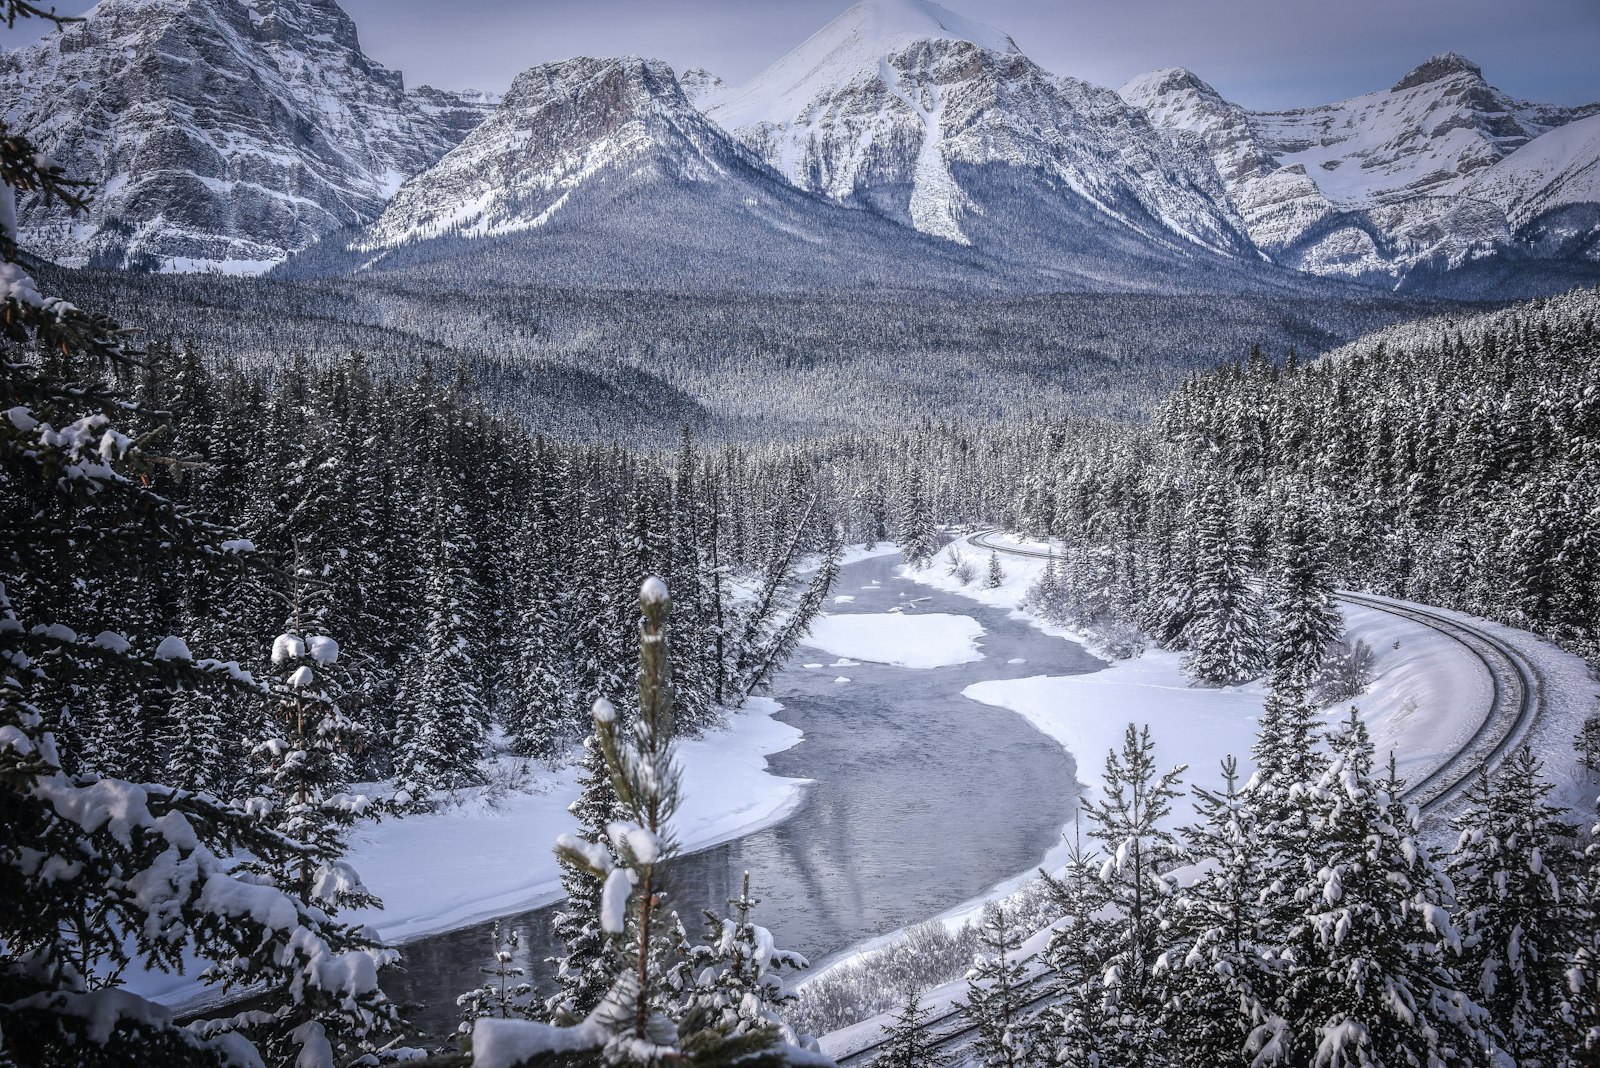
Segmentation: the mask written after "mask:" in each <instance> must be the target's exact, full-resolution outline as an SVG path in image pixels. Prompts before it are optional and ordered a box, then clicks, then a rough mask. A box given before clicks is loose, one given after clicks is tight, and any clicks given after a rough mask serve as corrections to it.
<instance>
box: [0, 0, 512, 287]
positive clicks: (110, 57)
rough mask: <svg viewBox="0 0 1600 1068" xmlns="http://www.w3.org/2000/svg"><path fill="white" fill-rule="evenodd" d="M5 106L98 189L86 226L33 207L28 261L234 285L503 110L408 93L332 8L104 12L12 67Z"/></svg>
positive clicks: (487, 103) (17, 55) (476, 98)
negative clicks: (217, 276) (222, 278)
mask: <svg viewBox="0 0 1600 1068" xmlns="http://www.w3.org/2000/svg"><path fill="white" fill-rule="evenodd" d="M0 100H3V101H4V102H5V104H4V114H3V117H4V121H5V122H6V123H7V124H8V125H10V126H12V127H14V128H17V129H21V130H25V131H27V132H28V133H29V134H30V135H31V136H33V137H34V139H35V140H36V141H37V142H38V143H39V144H40V145H41V147H43V148H44V149H45V150H46V151H47V152H49V153H50V154H51V155H52V156H54V157H55V158H56V159H57V160H58V161H59V162H61V163H63V164H64V165H66V167H67V168H68V170H69V172H70V173H72V174H73V175H75V176H77V177H81V178H86V179H88V180H89V181H90V182H92V183H93V186H94V188H95V190H96V195H95V203H94V205H93V207H92V209H91V211H90V213H89V214H88V216H87V217H86V218H85V217H83V216H79V217H77V218H76V219H71V218H69V217H68V216H67V215H66V214H65V213H64V212H62V211H61V210H60V209H59V208H58V207H46V206H41V205H39V204H35V203H29V202H24V204H23V205H22V222H23V227H24V237H25V241H26V243H27V245H28V247H30V248H31V249H33V250H34V251H36V252H37V253H38V254H40V255H43V256H46V257H49V258H51V259H55V260H57V261H59V262H61V263H65V264H69V265H85V264H90V265H100V266H136V267H144V268H155V269H196V268H208V267H216V268H221V269H225V270H239V271H252V270H260V269H264V268H265V267H267V266H270V265H271V264H272V263H274V262H277V261H279V260H281V259H283V258H284V257H285V256H286V255H288V254H289V253H291V252H294V251H296V250H298V249H301V248H304V247H305V246H307V245H309V244H310V243H312V242H313V241H314V240H316V238H317V237H319V236H320V235H321V234H323V233H326V232H327V231H329V230H332V229H336V228H339V227H345V226H351V225H355V224H359V223H362V222H366V221H369V220H371V219H373V218H375V217H376V216H377V215H378V213H379V212H380V211H381V210H382V208H383V206H384V204H385V203H387V201H388V200H389V198H390V197H391V196H392V195H393V193H394V191H395V189H397V188H398V187H399V186H400V184H401V183H402V182H404V181H405V179H407V178H409V177H410V176H412V175H413V174H416V173H417V172H419V171H421V170H423V169H425V168H426V167H428V166H429V165H430V164H432V163H433V162H435V161H436V160H437V159H438V158H439V157H440V156H442V155H444V153H445V152H446V151H448V150H449V148H450V147H451V146H452V145H454V144H455V143H456V142H458V141H459V140H460V139H461V138H462V137H464V136H465V135H466V133H467V132H468V131H469V130H470V129H471V128H472V127H473V126H475V125H476V124H477V122H479V121H480V120H481V119H482V118H483V116H484V115H485V114H486V113H487V111H488V110H489V109H490V108H491V107H492V105H493V103H494V100H493V98H492V97H488V96H486V95H483V94H454V93H448V92H444V91H441V90H437V89H433V88H430V87H427V86H423V87H421V88H419V89H417V90H414V91H411V92H408V91H407V90H406V88H405V85H404V83H403V81H402V79H401V76H400V75H399V74H398V73H396V72H394V71H391V70H388V69H386V68H385V67H383V66H381V65H380V64H378V63H376V62H374V61H372V60H371V59H369V58H367V57H366V56H365V55H364V54H363V53H362V51H361V45H360V42H359V40H358V39H357V36H356V27H355V24H354V23H353V22H352V21H351V20H350V18H349V16H348V15H346V14H345V12H344V11H343V10H342V9H341V8H340V7H339V5H338V4H337V3H335V2H334V0H101V2H100V3H99V4H97V5H96V6H95V7H94V8H93V9H92V10H90V12H89V13H88V16H87V18H86V20H85V21H84V22H82V23H77V24H72V25H69V26H67V27H66V28H65V30H64V31H63V32H61V33H52V34H50V35H48V36H47V37H45V38H44V39H43V40H41V41H39V42H37V43H35V44H33V45H30V46H28V47H25V48H23V49H20V50H17V51H13V52H8V53H4V54H0Z"/></svg>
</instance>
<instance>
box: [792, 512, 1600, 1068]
mask: <svg viewBox="0 0 1600 1068" xmlns="http://www.w3.org/2000/svg"><path fill="white" fill-rule="evenodd" d="M991 540H993V541H995V542H996V543H998V544H1001V545H1013V546H1016V547H1018V548H1023V549H1030V550H1035V551H1043V550H1045V549H1046V548H1047V546H1046V545H1045V544H1043V543H1039V542H1028V541H1025V540H1022V539H1018V538H1015V537H1013V536H1010V535H1004V536H998V537H994V538H992V539H991ZM954 552H959V553H960V554H961V555H963V556H965V557H966V558H967V560H968V561H969V563H972V564H974V565H975V566H974V569H973V570H974V572H975V573H976V574H978V575H979V576H982V575H983V574H984V572H985V566H984V565H985V562H986V560H987V557H988V552H987V550H982V549H979V548H977V547H976V546H972V545H969V544H966V543H965V541H964V540H962V541H957V542H954V543H952V544H951V545H949V546H946V547H945V548H944V549H943V550H941V551H940V552H939V553H938V554H937V555H936V556H935V557H934V559H933V562H932V563H931V564H930V566H929V567H928V568H927V569H926V570H924V571H922V572H920V573H919V572H909V571H908V572H906V574H907V575H908V577H911V578H913V579H915V580H916V581H918V582H921V583H923V584H925V585H928V586H932V587H935V588H937V589H941V590H946V591H950V592H954V593H959V594H961V595H963V596H967V597H971V598H972V599H973V600H976V601H979V602H982V603H984V604H988V605H993V606H996V607H1005V608H1010V609H1012V610H1013V611H1015V612H1017V613H1019V615H1021V616H1022V617H1025V618H1029V619H1031V620H1032V622H1033V624H1034V625H1035V626H1037V627H1039V628H1040V629H1041V630H1044V631H1045V632H1046V633H1051V634H1057V635H1060V636H1062V637H1063V638H1068V639H1073V640H1080V641H1087V639H1086V638H1085V636H1083V635H1079V634H1075V633H1073V632H1071V631H1070V630H1067V629H1064V628H1059V627H1053V626H1050V625H1048V624H1045V623H1043V622H1041V621H1039V620H1036V619H1032V617H1029V616H1028V614H1027V613H1026V612H1025V611H1023V610H1022V609H1021V608H1020V607H1019V605H1020V603H1021V601H1022V600H1023V599H1024V598H1025V596H1026V593H1027V590H1028V588H1029V587H1030V586H1031V585H1032V584H1033V583H1034V582H1035V581H1036V580H1037V579H1038V577H1039V575H1040V574H1041V573H1042V572H1043V570H1044V567H1045V561H1043V560H1039V559H1032V558H1026V557H1017V556H1007V555H1005V554H1001V557H1000V559H1001V566H1002V569H1003V570H1004V574H1005V577H1004V580H1003V581H1002V583H1001V585H1000V586H999V587H997V588H994V589H990V588H987V587H986V586H985V585H984V579H983V578H982V577H979V578H977V579H975V580H974V581H973V582H971V583H969V584H966V585H963V584H962V583H961V582H959V581H958V580H957V579H955V578H954V577H953V576H951V575H950V574H949V570H950V557H951V554H952V553H954ZM1341 607H1342V609H1343V612H1344V615H1345V620H1346V626H1347V632H1346V639H1347V640H1349V641H1351V642H1354V641H1364V642H1366V643H1367V644H1368V645H1369V646H1371V647H1372V649H1373V653H1374V656H1373V680H1372V684H1371V685H1370V686H1369V687H1368V689H1367V691H1366V692H1365V693H1364V694H1362V695H1361V696H1360V697H1358V698H1356V699H1355V700H1354V701H1353V702H1349V703H1347V704H1341V705H1338V706H1334V707H1331V708H1329V709H1327V710H1325V716H1326V718H1327V719H1328V721H1329V722H1330V723H1333V722H1335V721H1337V720H1338V719H1340V718H1342V717H1343V716H1344V715H1346V714H1347V713H1348V709H1349V707H1350V705H1351V704H1353V705H1355V706H1356V708H1357V709H1358V710H1359V712H1360V714H1361V716H1362V719H1363V720H1364V721H1365V722H1366V723H1367V725H1368V727H1369V729H1370V730H1371V732H1372V737H1373V742H1374V745H1375V746H1376V747H1377V750H1378V754H1379V756H1380V758H1383V757H1385V756H1386V755H1387V753H1389V752H1393V753H1394V755H1395V759H1396V762H1397V764H1398V766H1399V769H1400V771H1401V774H1402V775H1404V776H1406V777H1407V778H1408V779H1409V780H1411V781H1413V782H1415V781H1418V780H1419V779H1420V778H1422V777H1423V776H1425V775H1427V774H1428V773H1430V772H1431V771H1432V770H1434V769H1435V768H1437V767H1438V766H1439V765H1440V764H1441V763H1443V762H1444V761H1445V760H1446V759H1448V758H1449V757H1450V755H1451V754H1453V753H1454V752H1456V751H1457V749H1459V747H1460V746H1461V745H1462V744H1463V743H1464V742H1465V741H1466V740H1467V738H1468V737H1470V735H1471V734H1472V733H1473V731H1475V730H1476V729H1477V726H1478V724H1479V723H1481V722H1482V717H1483V714H1484V712H1485V710H1486V708H1487V706H1488V702H1489V701H1490V698H1491V694H1492V680H1491V679H1490V677H1489V674H1488V671H1487V669H1486V668H1485V667H1484V665H1483V664H1482V662H1481V661H1479V660H1478V659H1477V658H1476V657H1475V656H1473V655H1472V653H1471V652H1470V651H1469V650H1467V649H1466V648H1465V647H1463V646H1462V645H1461V644H1460V643H1458V642H1456V641H1454V640H1453V639H1451V638H1449V637H1447V636H1445V635H1442V634H1440V633H1439V632H1438V631H1435V630H1433V629H1431V628H1429V627H1426V626H1424V625H1422V624H1420V623H1416V622H1413V621H1411V620H1409V619H1405V618H1402V617H1399V616H1395V615H1391V614H1389V613H1386V612H1382V611H1379V610H1377V609H1372V608H1366V607H1363V606H1359V605H1350V604H1344V605H1342V606H1341ZM1436 611H1437V610H1436ZM1442 614H1445V615H1448V616H1451V617H1453V618H1457V619H1460V620H1461V621H1462V622H1467V623H1471V624H1473V625H1474V626H1478V627H1480V628H1482V629H1483V630H1485V631H1488V632H1490V633H1493V634H1496V635H1498V636H1499V637H1501V638H1502V639H1504V640H1506V641H1508V642H1510V643H1511V644H1513V645H1514V646H1516V647H1517V648H1518V649H1519V650H1520V651H1522V652H1523V653H1524V654H1525V655H1527V656H1528V657H1529V658H1530V659H1531V660H1533V662H1534V663H1535V665H1536V667H1537V668H1538V670H1539V672H1540V674H1541V676H1542V680H1543V683H1544V689H1545V693H1546V700H1547V706H1546V714H1545V716H1544V717H1543V719H1542V720H1541V721H1540V723H1539V725H1538V726H1537V727H1536V728H1535V730H1534V732H1533V738H1532V744H1533V746H1534V749H1535V751H1536V752H1538V753H1539V754H1540V755H1541V756H1542V757H1543V758H1544V759H1545V761H1546V770H1547V774H1549V775H1550V776H1551V777H1552V779H1554V780H1555V781H1556V783H1557V791H1556V796H1555V797H1554V798H1553V799H1554V800H1556V801H1558V802H1559V803H1562V804H1566V805H1568V807H1572V808H1574V809H1578V810H1581V811H1584V812H1586V811H1588V807H1587V806H1588V805H1589V804H1590V803H1591V802H1592V799H1593V795H1594V791H1595V788H1596V778H1595V776H1593V775H1591V774H1589V773H1587V772H1583V771H1582V769H1581V768H1579V767H1578V766H1577V764H1576V761H1575V759H1574V757H1573V753H1572V745H1571V740H1572V737H1573V735H1575V734H1576V733H1577V730H1578V728H1579V727H1580V726H1581V724H1582V720H1583V717H1584V715H1585V714H1587V711H1592V710H1593V709H1594V707H1595V704H1596V701H1597V700H1600V697H1597V695H1600V683H1597V682H1596V680H1594V679H1593V678H1591V677H1590V676H1589V674H1588V671H1587V667H1586V665H1585V664H1584V663H1583V661H1582V660H1581V659H1579V658H1577V657H1574V656H1571V655H1569V654H1566V653H1563V652H1561V651H1560V650H1558V649H1556V648H1555V647H1553V646H1551V645H1549V644H1548V643H1546V642H1543V641H1541V640H1540V639H1538V638H1537V637H1535V636H1533V635H1531V634H1528V633H1526V632H1524V631H1516V630H1512V629H1510V628H1506V627H1500V626H1497V625H1495V624H1492V623H1488V622H1486V621H1484V620H1480V619H1476V618H1475V617H1470V616H1466V615H1463V614H1460V613H1454V612H1444V613H1442ZM963 693H964V694H965V695H966V696H967V697H970V698H972V699H973V700H974V701H978V702H980V703H982V704H986V705H990V706H994V707H999V708H1004V709H1007V710H1009V711H1012V712H1016V713H1017V714H1019V715H1022V716H1024V717H1026V718H1027V719H1028V721H1029V722H1030V723H1032V724H1033V725H1034V726H1035V727H1037V728H1038V729H1039V730H1040V731H1041V732H1042V733H1044V734H1046V735H1048V736H1050V737H1051V738H1053V739H1055V740H1056V741H1057V742H1059V743H1060V744H1061V745H1062V746H1063V747H1064V748H1066V749H1067V750H1068V751H1069V752H1070V753H1071V754H1072V755H1073V757H1074V759H1076V760H1077V762H1078V767H1079V771H1078V776H1079V779H1080V780H1081V781H1082V783H1083V785H1084V787H1085V788H1086V789H1087V790H1090V791H1092V790H1094V789H1096V788H1097V783H1098V780H1099V770H1100V766H1101V763H1102V761H1103V759H1104V757H1105V754H1106V753H1107V751H1108V750H1110V749H1112V748H1114V747H1116V746H1118V745H1120V744H1121V741H1122V737H1123V732H1124V731H1125V729H1126V726H1127V724H1128V723H1129V722H1130V721H1131V722H1134V723H1137V724H1140V725H1143V724H1149V726H1150V728H1151V734H1152V737H1153V739H1154V741H1155V743H1156V754H1157V760H1158V763H1159V764H1161V765H1164V766H1169V765H1172V764H1176V763H1186V764H1188V765H1189V771H1188V772H1187V773H1186V774H1185V782H1186V783H1190V784H1193V783H1195V782H1199V783H1201V784H1203V785H1213V784H1214V783H1215V782H1216V781H1217V780H1218V778H1219V776H1218V774H1217V771H1218V763H1219V762H1220V760H1221V759H1222V758H1223V757H1225V756H1228V755H1230V754H1231V755H1233V756H1235V757H1237V758H1238V759H1239V762H1240V766H1241V768H1244V769H1248V768H1249V750H1250V746H1251V744H1252V742H1253V741H1254V738H1255V730H1256V725H1257V723H1258V722H1259V719H1260V716H1261V712H1262V706H1263V702H1264V699H1265V697H1266V690H1265V686H1264V684H1262V683H1252V684H1250V685H1247V686H1240V687H1219V688H1210V687H1197V686H1194V685H1192V684H1191V683H1190V681H1189V680H1188V678H1187V677H1186V676H1184V674H1183V673H1182V668H1181V656H1180V654H1177V653H1169V652H1161V651H1158V650H1152V651H1147V652H1146V653H1145V654H1144V655H1143V656H1141V657H1138V658H1136V659H1133V660H1121V661H1113V662H1112V663H1111V664H1109V665H1108V666H1107V667H1106V668H1105V669H1103V670H1101V671H1098V672H1094V673H1091V674H1086V675H1074V676H1033V677H1028V678H1021V679H1006V680H993V681H989V682H982V683H977V684H975V685H973V686H969V687H967V688H966V690H964V691H963ZM1563 769H1566V771H1565V773H1563ZM1246 774H1248V770H1247V771H1246ZM1192 816H1193V810H1192V807H1191V806H1190V805H1189V804H1188V803H1187V802H1185V801H1182V800H1180V802H1179V803H1178V804H1177V805H1176V806H1175V813H1174V819H1173V821H1172V822H1173V824H1174V825H1181V824H1183V823H1186V822H1189V820H1190V819H1192ZM1066 830H1067V829H1064V833H1065V831H1066ZM1433 831H1434V836H1435V839H1436V842H1435V844H1436V845H1441V846H1447V845H1449V844H1450V842H1451V841H1452V837H1451V834H1450V831H1449V827H1448V825H1447V823H1446V822H1445V821H1443V820H1439V821H1435V822H1434V823H1433ZM1065 852H1066V848H1065V840H1064V839H1063V841H1062V842H1060V843H1058V844H1057V845H1056V846H1055V847H1053V848H1052V849H1051V850H1050V851H1049V852H1048V853H1047V854H1046V855H1045V856H1044V858H1042V860H1041V863H1040V866H1041V867H1043V868H1045V869H1046V870H1049V871H1055V870H1058V869H1059V868H1061V867H1062V865H1063V863H1064V861H1065ZM1032 876H1033V873H1032V872H1031V871H1029V872H1023V873H1020V874H1019V875H1017V876H1015V877H1013V878H1011V879H1007V880H1005V881H1003V882H1000V883H998V884H996V885H995V886H994V887H993V888H992V889H991V890H990V891H989V892H988V893H987V894H985V895H983V896H982V897H980V898H975V899H973V900H971V901H968V902H964V903H962V904H960V905H957V906H956V907H954V908H952V909H949V910H947V911H946V912H944V913H941V914H940V915H938V916H936V917H934V919H935V920H937V921H939V922H942V923H944V924H945V925H946V926H947V927H949V928H951V929H952V930H953V929H956V928H959V927H960V926H961V925H963V924H965V923H967V922H969V921H972V920H974V919H975V918H976V917H977V916H979V915H980V914H981V912H982V909H983V906H984V905H985V904H987V903H989V902H991V901H997V900H1001V899H1003V898H1005V897H1007V896H1009V895H1010V894H1012V893H1015V892H1016V891H1017V890H1018V889H1019V888H1020V887H1021V886H1022V885H1024V884H1025V883H1026V882H1027V881H1028V880H1029V879H1031V878H1032ZM904 934H905V932H904V931H897V932H893V933H891V934H888V935H884V936H882V937H880V938H876V939H872V940H870V941H867V942H864V943H862V944H860V945H858V946H856V947H854V948H853V950H852V951H851V952H850V953H848V954H844V955H841V956H840V957H838V958H836V959H834V960H832V961H830V962H828V964H827V966H826V967H824V968H822V969H819V970H818V971H816V972H813V973H811V974H810V975H808V976H807V979H806V981H808V982H809V981H815V980H816V979H818V978H820V977H821V976H823V975H825V974H827V972H828V971H830V970H831V969H832V968H835V967H838V966H841V965H845V964H849V963H853V962H859V961H861V960H863V959H865V958H868V957H870V956H871V955H872V953H873V952H874V951H875V950H878V949H882V948H883V947H885V946H888V945H890V944H891V943H893V942H895V941H897V940H898V939H900V938H902V937H904ZM1046 941H1047V933H1043V932H1042V933H1040V934H1038V935H1036V936H1034V937H1033V938H1032V939H1030V940H1029V941H1028V943H1027V945H1026V946H1025V951H1029V952H1032V951H1037V950H1038V949H1041V948H1043V945H1044V944H1045V942H1046ZM964 992H965V987H964V983H962V982H959V981H958V982H954V983H950V984H946V985H945V986H941V987H938V988H935V989H933V990H929V991H927V992H925V998H926V1001H927V1004H929V1005H930V1006H934V1007H936V1011H938V1010H939V1009H942V1008H943V1007H946V1006H948V1005H950V1004H952V1003H953V1002H954V1001H956V1000H958V999H959V998H960V997H961V996H962V995H963V994H964ZM885 1020H886V1018H885V1017H875V1018H873V1019H870V1020H865V1021H862V1022H861V1023H859V1024H856V1025H853V1026H851V1027H849V1028H845V1029H842V1030H840V1031H838V1032H835V1033H834V1034H832V1035H828V1036H826V1037H824V1038H823V1040H822V1046H823V1049H824V1051H826V1052H828V1053H829V1054H832V1055H835V1056H838V1055H841V1054H844V1053H847V1052H850V1051H853V1050H856V1049H860V1048H862V1047H863V1046H865V1045H867V1044H869V1043H870V1042H872V1041H874V1040H875V1039H876V1037H877V1035H878V1034H879V1033H880V1032H881V1030H882V1027H883V1026H884V1023H885Z"/></svg>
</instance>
